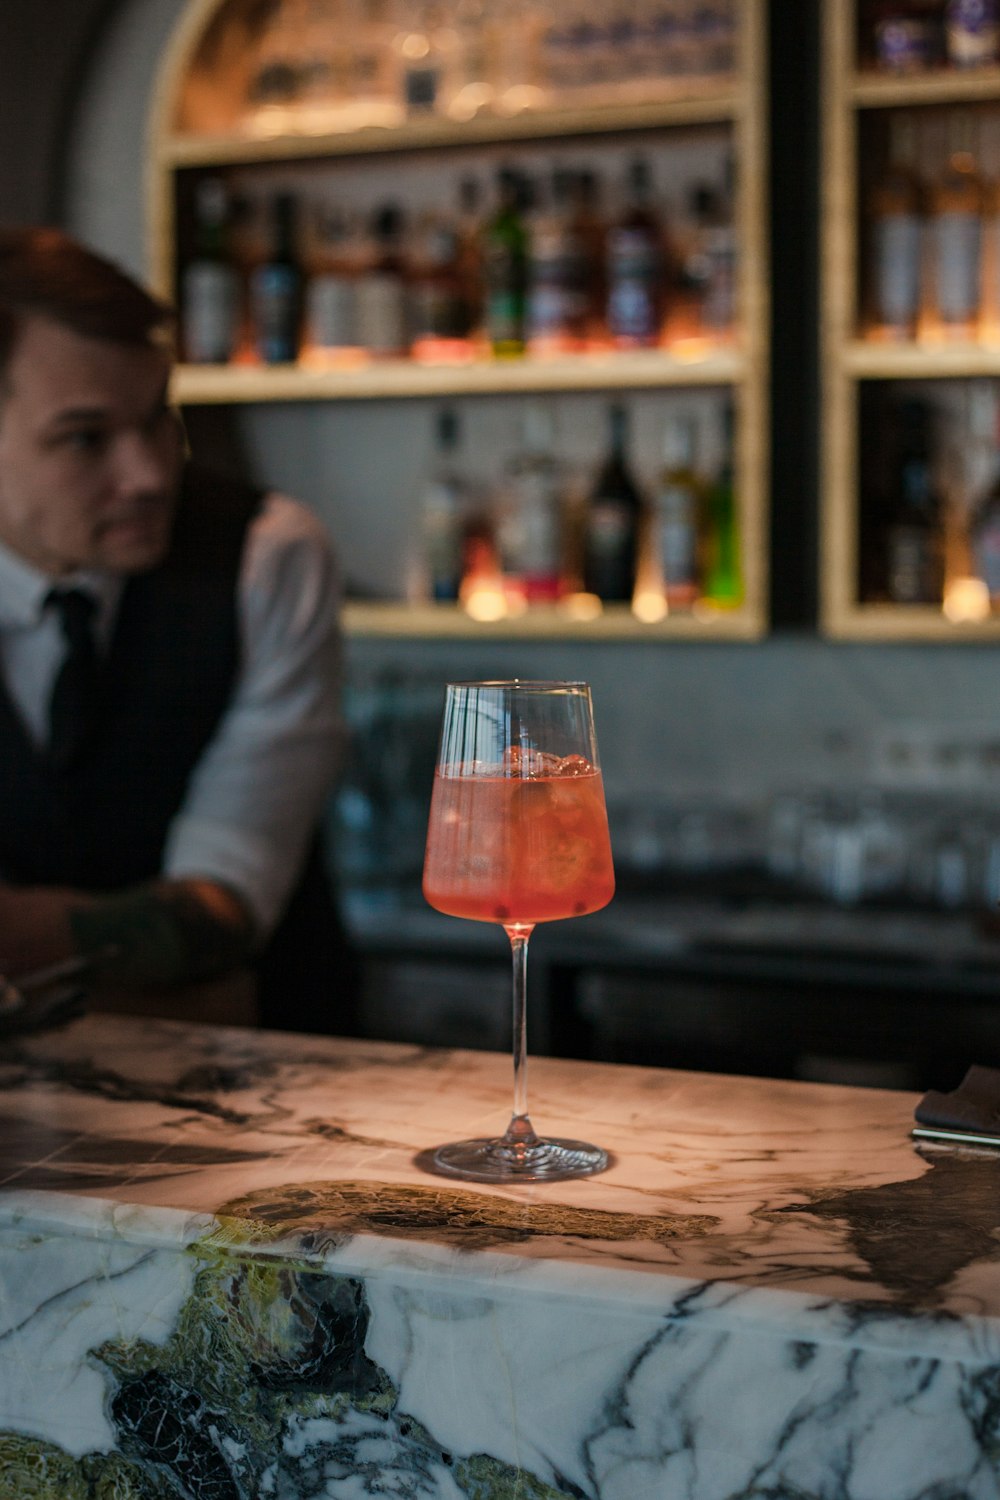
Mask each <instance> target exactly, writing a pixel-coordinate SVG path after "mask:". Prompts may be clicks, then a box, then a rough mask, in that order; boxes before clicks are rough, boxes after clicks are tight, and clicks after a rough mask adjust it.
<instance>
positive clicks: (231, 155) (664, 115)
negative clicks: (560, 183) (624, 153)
mask: <svg viewBox="0 0 1000 1500" xmlns="http://www.w3.org/2000/svg"><path fill="white" fill-rule="evenodd" d="M740 107H741V99H740V94H739V93H738V91H737V90H736V89H734V87H733V85H732V82H731V81H730V80H728V79H726V80H722V81H715V80H711V81H706V82H704V83H689V84H688V85H686V86H685V87H684V88H682V89H677V90H675V91H674V92H673V93H667V94H666V95H665V96H664V97H662V98H659V99H654V100H642V101H639V102H637V103H634V104H609V105H606V106H604V107H603V108H597V107H594V106H590V107H587V108H573V107H568V108H566V107H564V108H552V109H546V110H532V111H528V110H525V111H524V112H523V113H521V114H517V115H511V116H501V115H483V116H479V117H477V118H476V119H474V120H463V121H456V120H448V119H442V118H437V117H432V118H427V119H411V120H408V121H406V122H405V123H404V124H399V125H389V126H381V125H371V126H367V127H365V128H364V129H363V130H324V129H316V130H311V131H306V130H294V131H291V130H286V131H277V132H275V133H273V134H271V133H264V132H261V133H256V132H254V131H253V130H251V129H249V128H244V129H242V130H240V131H234V132H233V133H227V134H226V135H194V134H171V135H166V136H165V137H164V138H163V139H162V140H161V141H160V143H159V147H158V156H159V160H160V163H161V165H162V166H164V167H173V168H175V169H176V168H182V167H202V166H226V165H232V166H237V165H241V164H255V163H258V162H262V161H294V160H300V159H308V158H311V157H317V156H336V157H344V156H367V155H371V154H376V153H377V154H385V153H387V152H398V151H406V152H411V151H427V150H432V149H435V148H448V147H460V146H486V145H502V144H503V143H504V142H506V141H511V142H514V141H516V142H522V143H526V142H529V141H532V140H548V139H551V137H553V136H574V135H598V134H599V135H614V134H617V133H621V132H634V131H641V130H647V131H648V130H654V129H657V128H659V127H662V128H664V129H666V128H677V127H678V126H684V125H711V124H725V123H726V122H727V121H731V120H733V119H735V118H736V116H737V114H738V113H739V110H740Z"/></svg>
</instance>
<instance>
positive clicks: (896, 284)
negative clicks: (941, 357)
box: [868, 113, 924, 339]
mask: <svg viewBox="0 0 1000 1500" xmlns="http://www.w3.org/2000/svg"><path fill="white" fill-rule="evenodd" d="M916 150H917V138H916V126H915V122H914V120H913V117H912V116H911V115H908V114H905V113H898V114H894V115H893V116H892V117H891V119H890V122H889V152H888V160H887V162H886V167H885V171H884V172H883V173H882V175H881V176H880V177H879V179H878V181H877V182H876V184H875V186H874V188H873V190H872V192H871V196H870V198H869V202H868V215H869V225H870V229H871V238H870V245H871V260H870V273H869V274H870V294H871V322H872V331H873V333H875V334H876V335H878V336H879V337H882V338H893V339H908V338H913V336H914V334H915V333H916V330H917V321H918V318H919V315H920V277H921V264H922V256H923V234H924V214H923V193H922V190H921V186H920V182H919V180H918V178H917V176H916V171H915V161H916Z"/></svg>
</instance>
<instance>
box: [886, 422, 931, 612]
mask: <svg viewBox="0 0 1000 1500" xmlns="http://www.w3.org/2000/svg"><path fill="white" fill-rule="evenodd" d="M898 420H899V438H898V444H899V446H898V450H897V458H896V465H895V476H894V478H895V483H894V494H893V496H892V500H891V509H890V513H889V516H888V520H887V525H886V528H885V578H886V592H887V594H888V597H889V600H890V601H891V602H892V603H893V604H940V603H941V597H942V591H943V586H944V552H943V527H944V504H943V500H942V496H941V493H940V491H939V490H938V488H937V485H936V483H935V479H934V473H933V468H932V459H931V454H932V423H931V410H930V407H929V406H928V405H927V403H926V402H925V401H920V400H917V399H911V400H907V401H905V402H903V404H902V405H901V407H900V409H899V414H898Z"/></svg>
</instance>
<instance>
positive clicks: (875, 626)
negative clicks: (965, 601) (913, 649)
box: [831, 604, 1000, 645]
mask: <svg viewBox="0 0 1000 1500" xmlns="http://www.w3.org/2000/svg"><path fill="white" fill-rule="evenodd" d="M831 623H833V624H835V627H836V628H835V630H831V634H836V635H837V636H838V637H839V638H840V639H842V640H855V641H887V642H888V641H904V642H905V641H939V642H940V641H955V642H961V641H967V642H975V641H982V642H992V643H993V644H994V645H995V644H996V643H997V642H998V641H1000V615H998V616H995V617H993V616H991V617H990V618H989V619H987V620H961V621H956V620H948V619H946V618H945V616H944V614H943V613H942V611H941V610H940V609H938V608H936V607H934V606H932V605H903V604H855V605H845V606H842V607H841V608H840V609H839V610H838V611H837V614H836V616H835V620H834V621H832V622H831Z"/></svg>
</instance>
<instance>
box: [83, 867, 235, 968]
mask: <svg viewBox="0 0 1000 1500" xmlns="http://www.w3.org/2000/svg"><path fill="white" fill-rule="evenodd" d="M69 923H70V929H71V931H72V935H73V940H74V949H75V951H76V952H77V953H80V954H82V955H83V956H85V957H87V956H93V957H94V958H95V960H97V962H98V965H99V969H98V972H99V973H100V975H101V977H102V978H105V979H107V980H108V981H109V982H110V983H111V984H114V985H134V986H140V987H145V986H149V985H152V986H157V987H158V986H168V987H169V986H175V985H182V984H189V983H191V982H192V981H194V980H202V979H215V978H218V977H219V976H221V975H224V974H228V973H229V972H230V971H232V970H233V969H236V968H238V967H239V966H240V965H242V964H243V963H244V962H245V961H246V959H247V958H248V957H249V954H250V951H251V949H252V946H253V939H254V928H253V922H252V920H251V918H250V915H249V913H248V911H247V909H246V907H245V906H244V905H243V902H242V901H241V900H240V899H239V897H238V896H236V895H235V893H234V892H232V891H230V890H229V889H228V888H227V887H226V886H223V885H220V884H218V883H216V882H215V881H212V880H158V881H153V882H151V883H150V884H149V885H142V886H133V887H131V888H130V889H129V890H126V891H120V892H117V893H116V894H114V895H110V896H102V897H99V898H98V899H97V900H94V901H91V902H89V903H87V904H81V905H80V906H78V907H77V908H76V909H75V910H73V911H71V912H70V914H69Z"/></svg>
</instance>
